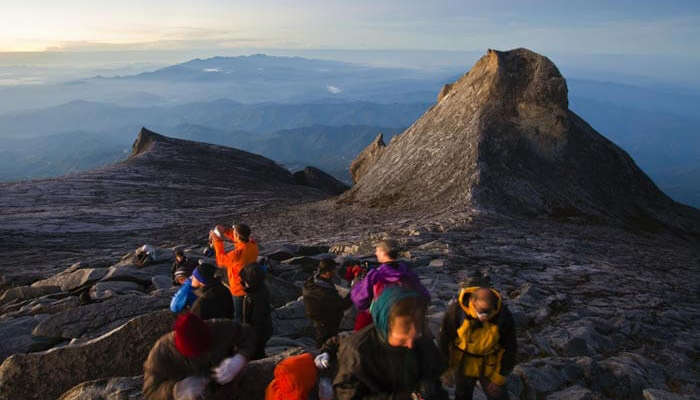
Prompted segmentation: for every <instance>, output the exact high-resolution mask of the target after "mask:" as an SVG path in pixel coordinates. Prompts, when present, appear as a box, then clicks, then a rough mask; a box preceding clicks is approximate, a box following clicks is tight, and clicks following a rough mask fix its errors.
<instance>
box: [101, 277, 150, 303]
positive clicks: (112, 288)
mask: <svg viewBox="0 0 700 400" xmlns="http://www.w3.org/2000/svg"><path fill="white" fill-rule="evenodd" d="M143 290H144V288H143V286H141V285H140V284H138V283H136V282H130V281H107V282H97V283H96V284H95V285H94V286H93V287H91V288H90V298H91V299H93V300H104V299H108V298H110V297H114V296H116V295H119V294H128V293H132V294H133V293H134V292H137V293H140V292H143Z"/></svg>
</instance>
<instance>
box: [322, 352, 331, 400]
mask: <svg viewBox="0 0 700 400" xmlns="http://www.w3.org/2000/svg"><path fill="white" fill-rule="evenodd" d="M324 354H325V353H324ZM318 400H333V383H332V382H331V378H321V379H319V381H318Z"/></svg>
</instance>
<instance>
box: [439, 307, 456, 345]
mask: <svg viewBox="0 0 700 400" xmlns="http://www.w3.org/2000/svg"><path fill="white" fill-rule="evenodd" d="M458 311H460V310H459V308H458V304H457V302H456V301H452V302H451V303H450V305H449V306H448V307H447V310H446V311H445V316H444V317H443V318H442V326H441V327H440V337H439V338H438V344H439V346H440V352H441V353H442V355H443V356H444V357H445V358H447V359H449V357H450V343H452V342H454V340H455V337H457V326H456V325H457V312H458Z"/></svg>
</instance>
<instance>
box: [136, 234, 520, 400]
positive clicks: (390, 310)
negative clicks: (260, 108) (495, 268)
mask: <svg viewBox="0 0 700 400" xmlns="http://www.w3.org/2000/svg"><path fill="white" fill-rule="evenodd" d="M209 240H210V244H211V247H212V248H213V249H214V253H215V255H216V265H212V264H209V263H206V262H201V261H200V262H195V261H192V260H190V259H188V258H187V257H186V255H185V254H184V253H182V252H177V253H176V260H175V263H174V264H173V270H172V275H173V284H175V285H180V289H179V290H178V292H177V293H176V294H175V296H174V297H173V300H172V302H171V309H172V311H173V312H177V313H178V317H177V320H176V322H175V326H174V330H173V331H172V332H170V333H168V334H165V335H164V336H162V337H161V338H160V339H159V340H158V341H157V342H156V344H155V345H154V347H153V348H152V349H151V352H150V354H149V355H148V358H147V360H146V362H145V364H144V386H143V392H144V395H145V398H146V399H175V400H187V399H200V398H204V397H205V396H206V398H212V399H219V398H220V399H226V398H232V397H235V394H236V392H237V391H238V390H240V386H239V385H240V380H237V379H236V377H237V376H238V375H239V373H240V372H241V371H242V370H243V369H244V368H245V367H246V365H247V363H248V362H249V361H251V360H256V359H260V358H264V357H265V345H266V343H267V341H268V339H269V338H270V337H271V336H272V332H273V326H272V319H271V309H272V306H271V304H270V293H269V290H268V288H267V285H266V283H265V278H266V277H265V275H266V273H267V268H266V267H265V266H264V265H261V264H258V263H257V260H258V253H259V252H258V245H257V243H256V241H255V240H254V239H253V238H252V237H251V230H250V228H249V227H248V226H247V225H244V224H238V225H234V226H233V227H232V228H227V227H224V226H221V225H217V226H216V228H215V229H214V230H212V231H211V232H210V234H209ZM225 240H228V241H231V242H232V243H233V250H231V251H228V252H227V251H226V250H225V246H224V241H225ZM375 255H376V257H377V261H378V262H379V264H380V265H379V266H378V267H376V268H371V269H370V268H368V267H366V266H365V267H364V268H363V267H361V266H360V265H358V264H352V265H346V266H345V267H346V268H345V269H344V271H343V273H344V277H345V279H347V280H348V281H349V282H350V285H351V288H350V293H349V294H348V295H346V296H341V294H340V293H339V291H338V289H337V288H336V284H335V282H336V281H337V275H338V264H337V263H336V262H335V260H334V259H332V258H326V259H322V260H321V261H320V263H319V266H318V268H317V270H316V272H315V273H314V275H313V276H312V277H310V278H309V279H308V280H307V281H306V282H305V283H304V286H303V289H302V296H303V302H304V306H305V310H306V315H307V316H308V318H309V319H310V320H311V322H312V324H313V328H314V339H315V341H316V344H317V347H318V350H317V351H314V352H306V353H302V354H297V355H293V356H290V357H287V358H286V359H284V360H282V361H281V362H279V364H277V366H276V367H275V370H274V377H273V379H272V381H271V382H270V383H269V385H268V387H267V388H266V391H265V399H266V400H307V399H316V398H318V399H323V400H327V399H340V400H350V399H395V400H402V399H407V400H408V399H410V400H420V399H424V400H431V399H440V400H442V399H448V398H449V396H448V393H447V391H446V390H445V389H444V385H443V382H445V381H446V380H449V381H451V382H453V383H454V385H455V399H471V398H472V396H473V393H474V389H475V388H476V386H477V383H478V384H479V385H480V386H481V388H482V390H483V391H484V393H485V395H486V397H487V398H488V399H490V400H492V399H507V398H508V394H507V390H506V389H505V387H504V385H505V382H506V377H507V375H508V374H509V373H510V372H511V371H512V369H513V367H514V366H515V357H516V354H517V341H516V333H515V324H514V322H513V317H512V315H511V313H510V312H509V311H508V308H507V307H506V306H505V304H504V303H503V301H502V299H501V295H500V293H499V292H498V291H497V290H495V289H494V288H492V287H490V285H488V284H486V283H485V282H484V281H483V280H482V281H481V282H476V283H474V284H471V285H465V286H464V287H462V288H461V289H460V291H459V293H458V294H457V296H456V298H455V299H454V301H451V302H450V304H449V306H448V308H447V310H446V312H445V314H444V317H443V320H442V325H441V329H440V333H439V335H438V337H437V338H435V337H434V335H433V334H432V333H431V331H430V329H429V328H428V324H427V319H426V313H427V310H428V307H429V305H430V293H429V291H428V290H427V289H426V288H425V286H424V285H423V284H422V283H421V281H420V279H419V278H418V276H417V275H416V274H415V273H414V272H413V271H412V270H411V268H410V267H409V266H408V265H407V264H405V263H403V262H401V261H399V260H398V259H399V250H398V247H397V245H396V243H395V242H393V241H391V240H383V241H380V242H379V243H377V244H376V248H375ZM218 270H225V271H226V276H227V278H228V288H227V287H226V286H224V284H223V283H222V282H221V281H220V280H219V279H218V278H217V277H216V275H217V274H216V272H217V271H218ZM353 306H354V307H355V308H356V309H357V313H356V318H355V321H354V331H352V332H340V325H341V322H342V320H343V318H344V315H345V314H346V311H347V310H348V309H349V308H350V307H353Z"/></svg>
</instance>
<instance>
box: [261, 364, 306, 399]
mask: <svg viewBox="0 0 700 400" xmlns="http://www.w3.org/2000/svg"><path fill="white" fill-rule="evenodd" d="M317 378H318V371H317V370H316V364H315V362H314V357H313V355H311V353H303V354H299V355H296V356H292V357H288V358H285V359H284V360H282V361H281V362H280V363H279V364H277V366H276V367H275V372H274V379H272V381H271V382H270V384H269V385H268V386H267V389H266V390H265V400H308V399H309V394H310V393H311V391H312V390H313V389H314V387H316V380H317Z"/></svg>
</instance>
